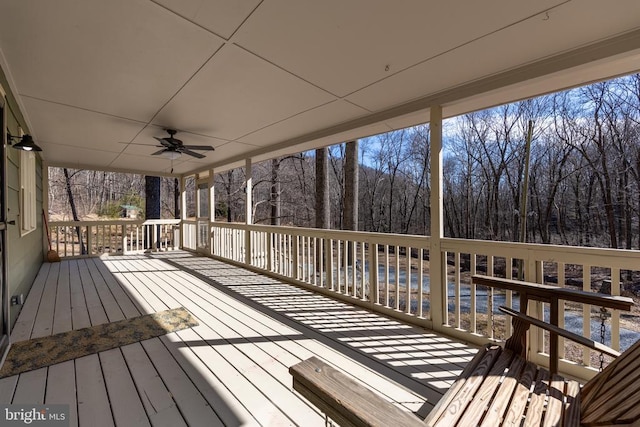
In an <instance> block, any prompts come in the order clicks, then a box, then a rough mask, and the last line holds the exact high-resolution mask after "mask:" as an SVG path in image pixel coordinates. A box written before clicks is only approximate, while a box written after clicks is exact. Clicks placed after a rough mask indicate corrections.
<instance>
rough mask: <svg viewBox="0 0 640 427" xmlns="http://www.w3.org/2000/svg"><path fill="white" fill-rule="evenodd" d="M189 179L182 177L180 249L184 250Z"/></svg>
mask: <svg viewBox="0 0 640 427" xmlns="http://www.w3.org/2000/svg"><path fill="white" fill-rule="evenodd" d="M186 183H187V179H186V177H185V176H184V175H181V176H180V249H183V248H184V241H185V235H186V234H187V233H186V227H185V224H184V223H183V221H184V220H186V219H187V192H186Z"/></svg>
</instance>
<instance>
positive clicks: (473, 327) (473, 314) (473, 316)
mask: <svg viewBox="0 0 640 427" xmlns="http://www.w3.org/2000/svg"><path fill="white" fill-rule="evenodd" d="M469 258H470V259H469V264H470V265H469V270H470V273H471V275H472V276H473V275H474V274H476V273H477V269H476V261H477V260H476V254H474V253H471V254H469ZM470 285H471V289H470V291H469V298H470V301H469V306H470V307H469V313H470V316H469V317H470V318H469V323H470V332H471V333H472V334H476V333H478V323H477V321H478V316H477V305H476V285H475V283H471V284H470Z"/></svg>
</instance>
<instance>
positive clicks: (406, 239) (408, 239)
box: [211, 222, 430, 247]
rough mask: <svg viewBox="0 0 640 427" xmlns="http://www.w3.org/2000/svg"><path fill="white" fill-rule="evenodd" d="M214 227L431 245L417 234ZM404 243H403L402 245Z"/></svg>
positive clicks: (231, 224) (218, 224)
mask: <svg viewBox="0 0 640 427" xmlns="http://www.w3.org/2000/svg"><path fill="white" fill-rule="evenodd" d="M211 226H212V227H221V228H236V229H239V230H250V231H263V232H267V233H269V232H270V233H281V234H291V235H301V236H309V237H320V238H331V236H340V237H341V238H344V239H345V240H356V241H362V242H368V241H370V240H373V239H371V237H375V239H376V240H389V241H394V242H397V243H393V244H397V245H400V246H402V245H403V244H408V245H409V246H413V247H419V246H425V245H428V244H429V239H430V236H420V235H415V234H397V233H380V232H373V231H353V230H334V229H330V228H307V227H293V226H282V225H266V224H244V223H238V222H212V223H211ZM401 241H402V243H401Z"/></svg>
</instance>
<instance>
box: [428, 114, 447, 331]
mask: <svg viewBox="0 0 640 427" xmlns="http://www.w3.org/2000/svg"><path fill="white" fill-rule="evenodd" d="M430 111H431V118H430V120H429V130H430V134H431V137H430V143H431V164H430V166H431V240H430V246H429V261H430V269H429V275H430V283H431V320H432V321H433V328H434V329H436V330H437V329H440V328H441V326H442V325H443V324H444V322H445V317H444V314H445V313H446V307H447V301H446V289H447V283H446V282H447V270H446V264H445V262H446V259H445V258H444V257H443V256H442V250H441V239H442V238H443V237H444V226H443V222H442V217H443V201H442V107H441V106H439V105H432V106H431V108H430Z"/></svg>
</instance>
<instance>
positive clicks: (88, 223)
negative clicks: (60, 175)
mask: <svg viewBox="0 0 640 427" xmlns="http://www.w3.org/2000/svg"><path fill="white" fill-rule="evenodd" d="M120 224H124V225H158V224H160V225H163V224H170V225H177V224H180V220H179V219H147V220H144V219H142V220H141V219H109V220H99V221H51V222H49V226H50V227H64V226H69V227H78V226H79V227H82V226H94V225H120Z"/></svg>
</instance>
